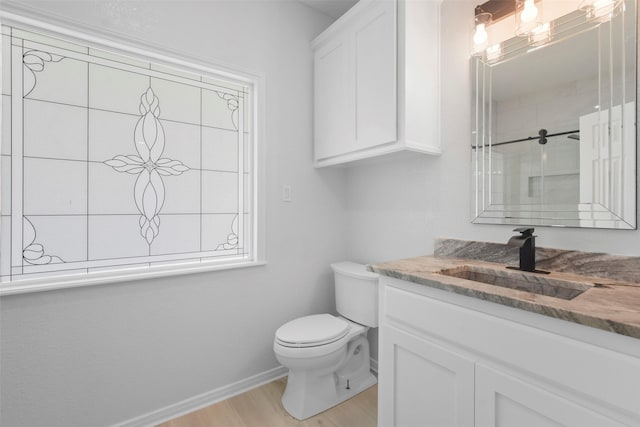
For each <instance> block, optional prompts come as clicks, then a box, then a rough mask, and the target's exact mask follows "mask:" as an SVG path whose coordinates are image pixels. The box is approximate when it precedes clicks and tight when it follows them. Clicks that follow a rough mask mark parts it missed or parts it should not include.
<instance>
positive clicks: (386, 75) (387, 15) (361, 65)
mask: <svg viewBox="0 0 640 427" xmlns="http://www.w3.org/2000/svg"><path fill="white" fill-rule="evenodd" d="M354 27H355V28H354V31H353V33H352V35H351V37H352V44H353V50H352V51H353V53H354V54H353V63H354V65H353V67H354V70H355V87H354V90H355V94H354V98H355V114H356V122H355V137H356V146H357V149H362V148H367V147H372V146H376V145H380V144H384V143H388V142H394V141H395V140H396V136H397V113H396V104H397V97H396V91H397V88H396V62H397V61H396V7H395V2H391V1H382V2H372V6H371V8H370V9H369V10H367V12H366V13H363V14H362V16H360V17H359V19H358V21H357V23H356V24H355V26H354Z"/></svg>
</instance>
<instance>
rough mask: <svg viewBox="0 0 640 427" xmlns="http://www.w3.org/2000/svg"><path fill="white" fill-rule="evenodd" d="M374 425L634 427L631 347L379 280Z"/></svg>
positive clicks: (639, 353) (635, 352) (593, 332)
mask: <svg viewBox="0 0 640 427" xmlns="http://www.w3.org/2000/svg"><path fill="white" fill-rule="evenodd" d="M379 345H380V351H379V379H378V380H379V386H378V387H379V388H378V390H379V403H378V408H379V409H378V410H379V414H378V419H379V422H380V425H384V426H387V427H392V426H396V427H403V426H417V425H428V426H455V427H460V426H464V427H473V426H475V427H496V426H535V427H547V426H548V427H557V426H560V425H561V426H567V427H614V426H615V427H623V426H626V427H634V426H636V427H637V426H639V425H640V340H638V339H635V338H631V337H627V336H623V335H618V334H613V333H609V332H604V331H600V330H597V329H594V328H589V327H586V326H583V325H577V324H573V323H569V322H565V321H562V320H558V319H552V318H548V317H545V316H540V315H537V314H534V313H529V312H523V311H521V310H517V309H514V308H510V307H505V306H501V305H498V304H493V303H489V302H486V301H481V300H476V299H474V298H470V297H465V296H461V295H457V294H452V293H450V292H445V291H442V290H439V289H434V288H430V287H427V286H424V285H419V284H415V283H412V282H406V281H402V280H398V279H394V278H390V277H386V276H382V277H381V279H380V338H379Z"/></svg>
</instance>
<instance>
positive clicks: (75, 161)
mask: <svg viewBox="0 0 640 427" xmlns="http://www.w3.org/2000/svg"><path fill="white" fill-rule="evenodd" d="M193 70H198V71H197V72H193ZM193 70H192V69H189V70H188V69H187V68H186V67H180V68H178V67H173V66H172V65H171V64H170V63H169V64H167V63H165V62H162V61H154V60H153V59H151V60H150V59H149V58H147V57H143V56H141V55H133V54H128V53H125V54H123V53H122V52H121V51H118V50H117V49H112V50H110V49H108V48H104V47H100V45H96V44H95V43H93V42H91V43H90V42H86V43H83V42H82V41H78V39H76V38H65V37H64V36H62V37H61V36H59V35H55V34H53V35H52V33H50V32H47V33H46V35H44V34H41V33H39V32H33V31H27V30H24V29H20V28H16V27H13V26H6V25H3V26H2V151H1V155H2V163H1V165H0V171H1V180H0V183H1V188H0V194H1V196H2V201H1V205H0V209H1V211H0V213H1V215H2V216H1V219H2V223H1V227H2V229H1V232H2V234H1V239H0V245H1V246H0V255H1V257H0V275H1V280H2V282H4V283H7V282H16V281H21V280H25V279H31V278H42V277H44V278H51V276H59V275H62V276H65V275H70V274H81V275H92V274H94V275H95V274H98V275H102V276H104V275H105V273H108V272H115V273H117V274H119V275H120V274H121V273H122V271H123V270H128V269H133V270H134V271H139V270H140V269H149V268H154V267H156V266H162V267H166V266H167V264H170V265H175V264H179V265H183V264H195V265H197V266H200V265H204V264H212V265H218V264H220V263H222V264H225V263H229V264H234V263H241V262H242V261H243V260H245V261H251V260H252V259H253V254H254V248H253V246H254V244H253V242H254V238H253V236H254V233H255V230H254V225H253V224H254V216H253V206H254V203H253V200H254V198H253V196H254V194H253V188H252V180H253V161H252V154H253V153H252V150H253V146H254V143H253V142H252V141H253V134H252V132H253V125H252V123H253V118H252V111H253V108H252V102H253V100H252V98H254V96H253V90H254V86H253V85H252V84H250V83H247V82H246V80H242V79H237V80H236V79H234V77H233V76H231V77H228V75H227V74H226V73H225V76H224V77H221V76H219V75H216V74H214V73H210V74H209V73H207V74H203V73H202V70H201V69H200V68H194V69H193Z"/></svg>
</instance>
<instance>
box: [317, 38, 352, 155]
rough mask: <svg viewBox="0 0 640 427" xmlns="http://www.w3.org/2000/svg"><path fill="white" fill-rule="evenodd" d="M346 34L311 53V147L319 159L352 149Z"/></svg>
mask: <svg viewBox="0 0 640 427" xmlns="http://www.w3.org/2000/svg"><path fill="white" fill-rule="evenodd" d="M347 48H348V46H347V37H346V35H343V36H340V37H336V38H334V39H332V40H331V41H330V42H328V43H327V44H326V45H325V46H323V47H322V48H320V49H318V50H317V51H316V52H315V54H314V73H315V77H314V82H315V87H314V100H315V106H314V149H315V158H316V159H323V158H327V157H331V156H336V155H338V154H343V153H346V152H348V151H351V150H352V144H353V136H352V135H353V132H351V133H349V127H348V123H350V122H353V115H350V114H349V110H348V89H347V86H348V82H349V72H348V71H349V63H348V52H347Z"/></svg>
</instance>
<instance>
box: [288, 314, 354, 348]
mask: <svg viewBox="0 0 640 427" xmlns="http://www.w3.org/2000/svg"><path fill="white" fill-rule="evenodd" d="M348 331H349V324H348V323H347V322H346V321H345V320H343V319H340V318H338V317H335V316H332V315H330V314H314V315H312V316H305V317H300V318H298V319H294V320H292V321H290V322H288V323H285V324H284V325H282V326H281V327H280V328H279V329H278V330H277V331H276V339H277V340H278V341H279V342H280V344H282V345H284V346H287V347H311V346H318V345H324V344H329V343H332V342H334V341H337V340H339V339H340V338H342V337H344V336H345V335H347V332H348Z"/></svg>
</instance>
